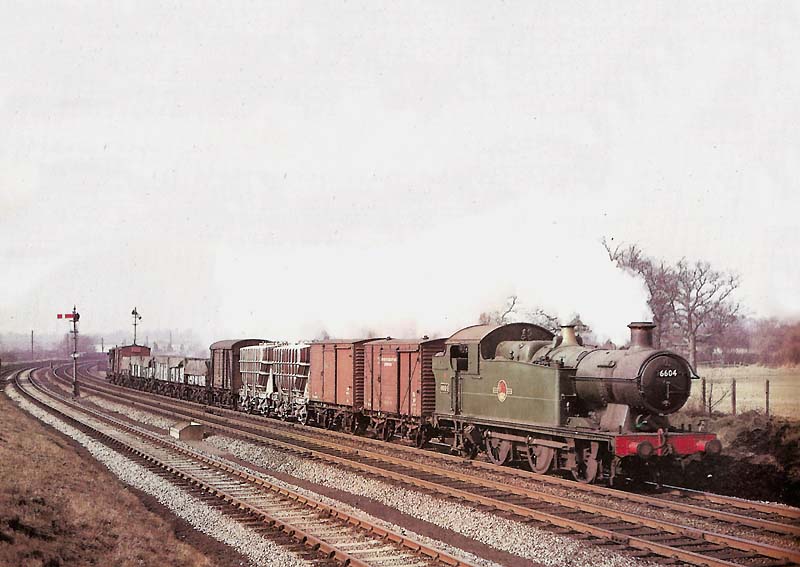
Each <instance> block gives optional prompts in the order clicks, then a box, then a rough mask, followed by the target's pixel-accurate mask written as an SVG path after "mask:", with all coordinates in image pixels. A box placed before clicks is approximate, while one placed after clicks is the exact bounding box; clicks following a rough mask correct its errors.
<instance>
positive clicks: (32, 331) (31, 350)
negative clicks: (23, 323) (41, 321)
mask: <svg viewBox="0 0 800 567" xmlns="http://www.w3.org/2000/svg"><path fill="white" fill-rule="evenodd" d="M31 361H33V329H31Z"/></svg>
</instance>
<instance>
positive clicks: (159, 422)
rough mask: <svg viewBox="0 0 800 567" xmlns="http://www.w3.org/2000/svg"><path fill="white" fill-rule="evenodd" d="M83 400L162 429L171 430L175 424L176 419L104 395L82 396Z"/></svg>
mask: <svg viewBox="0 0 800 567" xmlns="http://www.w3.org/2000/svg"><path fill="white" fill-rule="evenodd" d="M81 401H87V402H91V403H92V404H94V405H96V406H97V407H100V408H103V409H105V410H108V411H111V412H115V413H118V414H120V415H124V416H125V417H127V418H129V419H132V420H134V421H138V422H139V423H144V424H145V425H152V426H153V427H158V428H161V429H167V430H169V428H170V427H171V426H172V425H174V424H175V420H174V419H169V418H166V417H163V416H160V415H156V414H153V413H150V412H146V411H142V410H139V409H136V408H133V407H131V406H127V405H124V404H118V403H117V402H112V401H110V400H108V399H106V398H104V397H102V396H87V397H85V398H81Z"/></svg>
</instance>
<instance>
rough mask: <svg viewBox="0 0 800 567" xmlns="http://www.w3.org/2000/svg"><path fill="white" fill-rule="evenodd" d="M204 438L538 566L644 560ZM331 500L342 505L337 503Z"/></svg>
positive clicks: (626, 564) (263, 450) (627, 564)
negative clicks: (538, 564)
mask: <svg viewBox="0 0 800 567" xmlns="http://www.w3.org/2000/svg"><path fill="white" fill-rule="evenodd" d="M205 442H206V443H208V444H210V445H211V446H213V447H215V448H217V449H219V450H222V451H227V452H229V453H230V454H232V455H234V456H235V457H237V458H239V459H241V460H243V461H247V462H250V463H253V464H254V465H257V466H259V467H263V468H265V469H270V470H275V471H276V472H280V473H284V474H288V475H290V476H293V477H295V478H298V479H302V480H305V481H309V482H312V483H314V484H319V485H323V486H328V487H332V488H336V489H338V490H342V491H344V492H349V493H351V494H355V495H358V496H361V497H364V498H369V499H372V500H375V501H377V502H380V503H381V504H384V505H386V506H389V507H392V508H395V509H397V510H399V511H401V512H403V513H405V514H407V515H409V516H412V517H414V518H418V519H420V520H424V521H427V522H430V523H432V524H435V525H437V526H440V527H442V528H445V529H449V530H451V531H453V532H456V533H459V534H462V535H464V536H466V537H469V538H472V539H474V540H476V541H479V542H481V543H484V544H485V545H488V546H490V547H493V548H495V549H499V550H501V551H505V552H507V553H511V554H513V555H516V556H518V557H522V558H524V559H528V560H530V561H534V562H537V563H540V564H543V565H552V566H560V565H570V566H574V567H582V566H586V567H594V566H602V567H638V566H641V565H645V563H644V562H641V561H637V560H635V559H632V558H630V557H626V556H624V555H621V554H618V553H615V552H612V551H609V550H603V549H600V548H598V547H594V546H589V545H584V544H582V543H580V542H579V541H577V540H574V539H571V538H568V537H563V536H559V535H557V534H553V533H551V532H549V531H546V530H542V529H539V528H536V527H533V526H530V525H527V524H524V523H521V522H517V521H513V520H508V519H505V518H501V517H498V516H496V515H494V514H490V513H486V512H482V511H480V510H476V509H474V508H471V507H469V506H466V505H463V504H458V503H453V502H449V501H445V500H442V499H439V498H435V497H433V496H430V495H427V494H424V493H421V492H417V491H413V490H409V489H406V488H402V487H398V486H393V485H391V484H388V483H386V482H383V481H380V480H375V479H371V478H365V477H362V476H360V475H358V474H355V473H352V472H350V471H347V470H343V469H339V468H336V467H333V466H330V465H325V464H322V463H319V462H315V461H311V460H307V459H303V458H300V457H297V456H295V455H292V454H289V453H285V452H282V451H277V450H275V449H272V448H269V447H265V446H261V445H256V444H254V443H249V442H247V441H242V440H239V439H232V438H230V437H225V436H218V435H215V436H212V437H209V438H207V439H206V440H205ZM192 447H193V448H194V449H195V450H197V449H198V447H197V445H193V446H192ZM250 472H251V473H252V474H256V475H259V476H262V477H265V478H266V479H267V480H269V481H270V482H274V483H275V484H279V485H281V484H282V485H285V484H286V483H282V481H280V480H279V479H275V478H272V477H269V476H268V475H263V474H261V473H259V472H258V471H250ZM290 488H291V489H292V490H296V491H298V492H309V491H304V490H303V489H299V488H297V487H290ZM309 496H310V497H312V498H315V499H317V500H321V501H326V500H327V499H326V498H325V497H323V496H320V495H315V494H313V493H311V494H309ZM335 505H336V506H337V507H343V505H341V504H340V503H337V504H335ZM362 515H363V512H362Z"/></svg>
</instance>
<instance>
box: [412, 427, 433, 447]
mask: <svg viewBox="0 0 800 567" xmlns="http://www.w3.org/2000/svg"><path fill="white" fill-rule="evenodd" d="M430 438H431V435H430V431H429V430H428V426H427V425H420V426H419V427H418V428H417V433H416V434H415V435H414V445H415V446H416V447H417V449H422V448H423V447H424V446H425V445H427V444H428V441H429V440H430Z"/></svg>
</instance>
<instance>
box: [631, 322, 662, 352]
mask: <svg viewBox="0 0 800 567" xmlns="http://www.w3.org/2000/svg"><path fill="white" fill-rule="evenodd" d="M628 328H629V329H630V330H631V348H653V329H655V328H656V326H655V325H654V324H653V323H650V322H649V321H634V322H633V323H631V324H630V325H628Z"/></svg>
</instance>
